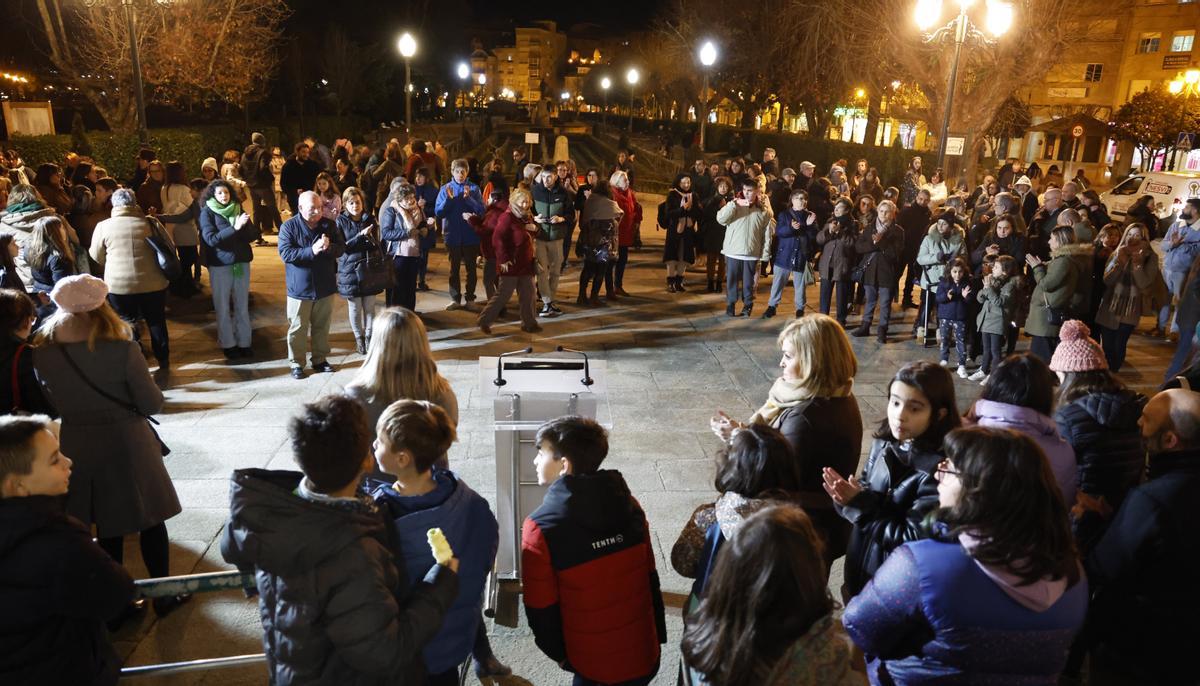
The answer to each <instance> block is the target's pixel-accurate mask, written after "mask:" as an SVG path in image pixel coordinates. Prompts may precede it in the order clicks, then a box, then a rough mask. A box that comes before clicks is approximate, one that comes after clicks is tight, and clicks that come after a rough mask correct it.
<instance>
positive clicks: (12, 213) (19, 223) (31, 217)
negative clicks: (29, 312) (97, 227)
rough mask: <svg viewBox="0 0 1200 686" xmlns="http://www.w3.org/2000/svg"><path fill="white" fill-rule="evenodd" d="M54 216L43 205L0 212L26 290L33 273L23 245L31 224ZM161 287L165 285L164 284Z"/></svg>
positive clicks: (30, 288) (0, 227)
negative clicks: (13, 242) (13, 245)
mask: <svg viewBox="0 0 1200 686" xmlns="http://www.w3.org/2000/svg"><path fill="white" fill-rule="evenodd" d="M55 216H58V213H57V212H55V211H54V208H51V207H46V206H44V205H37V206H36V207H29V208H16V207H13V206H11V205H10V206H9V207H8V209H7V210H5V211H4V212H2V213H0V231H3V232H4V233H8V234H12V236H13V239H14V240H15V241H16V243H17V247H18V248H20V252H18V253H17V256H16V257H15V258H13V262H14V263H15V264H16V265H17V275H18V276H20V277H21V283H23V284H25V288H26V290H27V291H29V292H30V293H32V292H33V274H32V272H30V270H29V264H28V263H27V262H25V246H26V244H28V243H29V235H30V233H32V232H33V226H34V224H36V223H37V220H38V219H41V218H42V217H55ZM59 219H62V222H63V226H64V227H65V228H66V230H67V235H69V236H70V237H71V243H72V244H77V243H78V242H79V238H78V235H77V234H76V233H75V229H73V228H71V225H70V224H68V223H67V220H66V219H65V218H63V217H59ZM101 223H103V222H101ZM163 288H166V286H165V285H164V286H163Z"/></svg>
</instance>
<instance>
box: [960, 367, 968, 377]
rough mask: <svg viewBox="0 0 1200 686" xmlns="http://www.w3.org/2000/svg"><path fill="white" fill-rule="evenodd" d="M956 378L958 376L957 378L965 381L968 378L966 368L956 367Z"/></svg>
mask: <svg viewBox="0 0 1200 686" xmlns="http://www.w3.org/2000/svg"><path fill="white" fill-rule="evenodd" d="M958 376H959V378H962V379H965V378H967V376H968V374H967V368H966V367H964V366H962V365H961V364H960V365H958Z"/></svg>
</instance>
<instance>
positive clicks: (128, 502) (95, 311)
mask: <svg viewBox="0 0 1200 686" xmlns="http://www.w3.org/2000/svg"><path fill="white" fill-rule="evenodd" d="M107 296H108V287H107V286H105V284H104V281H102V280H100V279H97V278H96V277H94V276H90V275H87V274H81V275H78V276H69V277H67V278H65V279H62V280H61V281H59V282H58V283H57V284H55V286H54V290H53V291H51V292H50V299H51V300H53V301H54V304H55V305H57V306H58V312H56V313H55V314H54V315H52V316H51V317H50V318H49V319H47V320H46V322H45V323H44V324H42V327H41V328H40V329H39V330H38V332H37V334H36V336H35V338H34V342H35V345H36V348H35V350H34V353H33V362H34V367H35V369H36V370H37V375H38V378H40V379H41V382H42V386H43V387H44V388H45V390H46V393H47V396H48V397H49V399H50V400H51V402H53V403H54V406H55V407H57V408H58V411H59V413H60V414H61V415H62V435H61V442H62V452H63V453H64V454H67V455H70V456H71V459H72V460H74V462H75V464H74V471H73V473H72V474H71V488H70V490H69V491H68V492H67V514H70V515H71V516H73V517H75V518H77V519H79V520H80V521H82V522H83V523H84V525H85V526H90V525H92V524H94V525H95V526H96V534H97V537H98V539H99V543H100V547H101V548H104V550H105V552H107V553H108V554H109V555H110V556H112V558H113V559H114V560H116V561H117V562H118V563H120V562H122V560H123V559H124V537H125V535H127V534H132V533H138V534H139V538H140V544H141V551H142V560H143V562H145V564H146V569H147V571H149V573H150V576H151V577H164V576H169V575H170V546H169V544H168V538H167V526H166V524H165V522H166V520H168V519H170V518H171V517H174V516H175V515H177V514H179V512H180V511H181V508H180V505H179V498H178V497H177V496H176V494H175V486H174V484H173V483H172V482H171V477H170V475H168V474H167V469H166V466H165V465H164V464H163V456H164V455H165V454H166V453H167V452H168V450H167V447H166V446H165V445H164V444H163V443H162V441H160V440H159V438H158V435H157V433H155V431H154V429H153V427H152V426H151V425H150V422H151V421H153V420H152V417H151V415H152V414H154V413H156V412H158V411H160V410H161V409H162V406H163V394H162V391H160V390H159V389H158V386H156V385H155V384H154V380H153V379H151V377H150V372H149V371H148V370H147V369H146V360H145V358H143V357H142V352H141V349H140V348H139V347H138V344H137V343H134V342H133V340H132V338H133V336H132V333H131V331H130V328H129V325H128V324H126V323H125V322H124V321H122V320H121V318H120V317H118V316H117V313H116V312H115V311H113V309H112V307H110V306H109V304H108V302H107V300H106V298H107ZM187 599H188V596H184V595H180V596H171V597H168V598H155V599H154V610H155V612H156V613H157V614H158V615H159V616H160V617H161V616H163V615H165V614H167V613H168V612H170V611H172V610H174V609H175V608H176V607H178V606H179V605H180V604H181V603H183V602H185V601H186V600H187Z"/></svg>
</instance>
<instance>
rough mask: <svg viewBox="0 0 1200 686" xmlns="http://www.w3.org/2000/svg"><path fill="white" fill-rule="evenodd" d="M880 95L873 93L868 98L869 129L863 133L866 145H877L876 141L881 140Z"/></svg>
mask: <svg viewBox="0 0 1200 686" xmlns="http://www.w3.org/2000/svg"><path fill="white" fill-rule="evenodd" d="M880 97H881V96H880V95H879V94H878V93H871V94H870V95H868V96H867V128H866V131H865V132H864V133H863V144H864V145H875V140H876V139H877V138H879V104H880V103H879V100H880Z"/></svg>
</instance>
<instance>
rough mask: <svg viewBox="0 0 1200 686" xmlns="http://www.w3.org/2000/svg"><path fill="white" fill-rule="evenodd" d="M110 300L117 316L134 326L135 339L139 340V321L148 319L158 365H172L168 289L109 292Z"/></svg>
mask: <svg viewBox="0 0 1200 686" xmlns="http://www.w3.org/2000/svg"><path fill="white" fill-rule="evenodd" d="M108 302H109V304H110V305H112V307H113V309H114V310H116V311H117V316H118V317H120V318H121V319H124V320H125V321H126V322H128V323H129V325H130V326H132V327H133V340H135V341H136V340H138V329H137V322H138V320H139V319H144V320H146V328H148V329H150V348H151V349H152V350H153V351H154V357H155V359H157V360H158V366H159V367H160V368H163V369H166V368H168V367H170V366H171V342H170V337H169V335H168V333H167V291H166V289H165V288H164V289H163V290H161V291H151V292H149V293H125V294H117V293H109V294H108Z"/></svg>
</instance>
